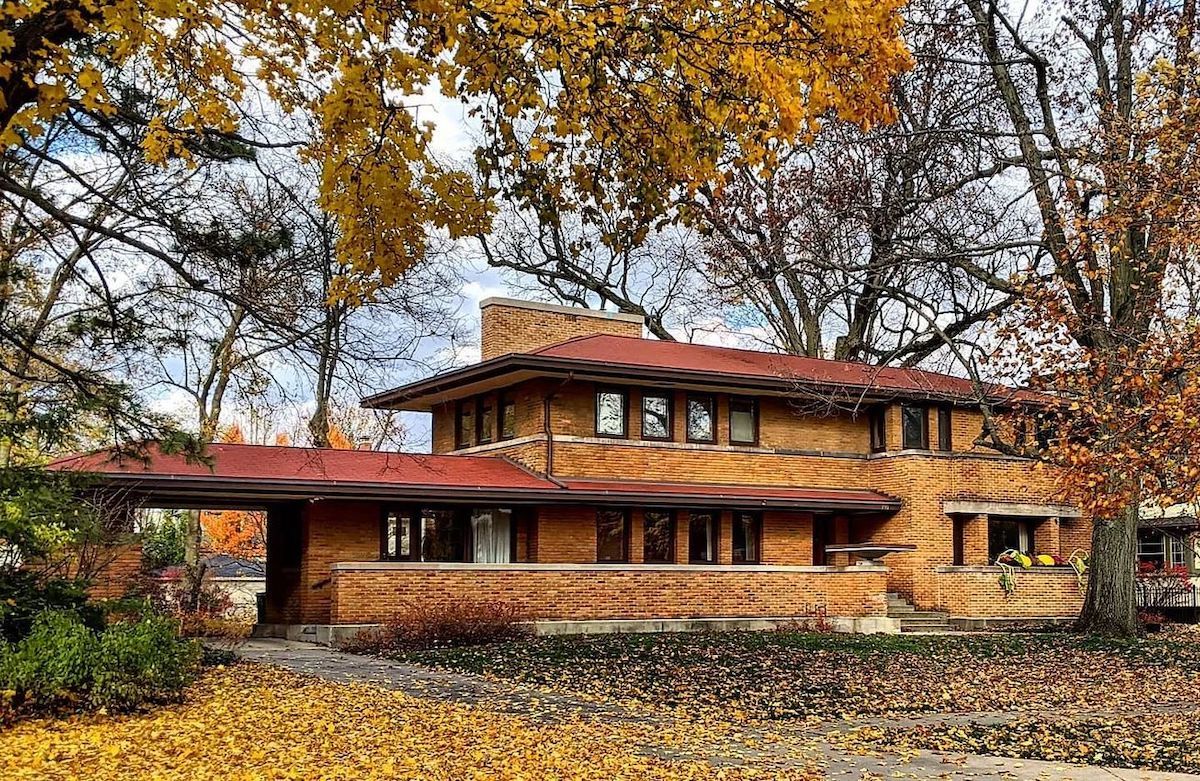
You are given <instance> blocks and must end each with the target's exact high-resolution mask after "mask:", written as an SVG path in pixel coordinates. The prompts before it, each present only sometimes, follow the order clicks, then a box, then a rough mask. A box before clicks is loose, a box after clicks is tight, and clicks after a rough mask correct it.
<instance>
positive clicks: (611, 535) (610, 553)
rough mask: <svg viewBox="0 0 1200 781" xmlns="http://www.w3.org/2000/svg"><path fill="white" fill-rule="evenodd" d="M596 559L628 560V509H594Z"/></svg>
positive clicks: (614, 561) (617, 561)
mask: <svg viewBox="0 0 1200 781" xmlns="http://www.w3.org/2000/svg"><path fill="white" fill-rule="evenodd" d="M596 561H597V562H600V563H622V562H626V561H629V511H628V510H597V511H596Z"/></svg>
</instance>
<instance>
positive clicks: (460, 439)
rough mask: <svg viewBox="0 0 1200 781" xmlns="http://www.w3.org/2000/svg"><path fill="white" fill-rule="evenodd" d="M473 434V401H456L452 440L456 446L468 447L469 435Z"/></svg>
mask: <svg viewBox="0 0 1200 781" xmlns="http://www.w3.org/2000/svg"><path fill="white" fill-rule="evenodd" d="M474 435H475V403H474V402H472V401H460V402H458V413H457V415H456V416H455V424H454V442H455V444H456V445H457V446H458V447H470V446H471V443H472V439H471V437H473V436H474Z"/></svg>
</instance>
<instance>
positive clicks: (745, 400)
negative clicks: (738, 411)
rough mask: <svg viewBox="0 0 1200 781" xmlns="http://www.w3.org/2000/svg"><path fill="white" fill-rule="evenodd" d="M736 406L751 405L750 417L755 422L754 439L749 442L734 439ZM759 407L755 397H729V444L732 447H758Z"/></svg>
mask: <svg viewBox="0 0 1200 781" xmlns="http://www.w3.org/2000/svg"><path fill="white" fill-rule="evenodd" d="M734 404H749V405H750V416H751V417H752V418H753V420H754V437H753V438H751V439H748V440H742V439H734V438H733V405H734ZM758 413H759V405H758V399H756V398H754V397H753V396H730V397H729V444H731V445H746V446H749V447H757V446H758V424H759V418H758Z"/></svg>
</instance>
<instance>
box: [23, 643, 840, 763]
mask: <svg viewBox="0 0 1200 781" xmlns="http://www.w3.org/2000/svg"><path fill="white" fill-rule="evenodd" d="M729 737H730V734H729V733H725V734H723V735H719V736H718V735H717V733H716V731H715V730H714V729H712V728H708V727H705V726H704V725H701V724H695V725H684V726H683V727H682V728H681V729H679V730H672V729H670V728H668V729H662V728H661V727H659V726H657V725H656V726H651V725H645V726H639V725H637V724H633V725H614V724H601V723H597V722H586V721H566V722H562V723H553V724H545V723H540V724H539V723H534V722H531V721H529V720H527V719H524V718H521V717H518V716H513V715H505V714H499V713H494V712H489V711H488V710H487V709H486V708H483V709H481V708H471V707H466V706H462V705H455V704H448V703H444V702H434V701H431V700H423V699H417V698H413V697H409V696H407V695H405V694H402V693H399V692H395V691H390V690H387V689H381V688H378V687H376V686H370V685H365V684H343V683H331V682H328V681H324V680H321V679H318V678H314V677H310V676H304V675H298V674H296V673H291V672H286V671H284V670H282V669H279V668H275V667H270V666H266V665H255V664H237V665H233V666H230V667H228V668H223V669H215V670H212V671H210V672H209V673H207V674H206V676H205V677H204V678H203V679H202V680H201V681H200V683H199V684H198V685H197V686H196V687H195V688H194V689H193V690H192V691H191V692H190V693H189V695H188V697H187V699H186V701H185V702H184V703H182V704H180V705H177V706H171V707H167V708H162V709H160V710H156V711H152V712H149V713H144V714H136V715H130V716H106V715H92V716H79V717H73V718H69V719H63V720H52V719H41V720H34V721H27V722H22V723H18V724H16V725H15V726H12V727H9V728H7V729H5V730H3V731H0V768H3V773H2V774H0V776H2V777H3V778H4V779H5V781H16V780H17V779H21V780H22V781H24V780H26V779H28V780H30V781H32V780H33V779H37V781H50V780H52V779H87V780H88V781H114V780H116V779H121V780H124V779H139V780H140V779H171V780H172V781H175V780H180V781H182V780H183V779H188V780H190V779H205V778H221V779H235V780H239V779H374V778H381V779H382V778H387V779H542V778H561V779H645V778H656V779H710V778H722V779H730V780H731V781H741V780H742V779H758V778H779V779H796V780H797V781H809V780H810V779H814V778H816V777H817V775H816V774H815V773H814V772H813V771H810V770H807V769H781V768H779V767H772V768H769V769H768V768H759V769H750V768H746V767H734V768H721V769H719V770H717V769H714V767H713V766H712V765H710V764H709V763H707V762H705V761H702V759H701V757H702V756H703V753H702V751H701V749H703V748H704V746H706V745H707V744H708V743H709V742H711V741H712V740H714V739H728V738H729ZM746 751H747V752H752V751H753V749H752V748H750V747H747V748H746ZM656 752H667V754H666V756H677V755H678V754H679V753H680V752H683V753H684V754H686V755H687V756H689V757H691V758H690V759H687V760H678V761H676V760H671V759H666V758H659V757H658V756H655V755H654V754H655V753H656ZM697 752H701V753H697Z"/></svg>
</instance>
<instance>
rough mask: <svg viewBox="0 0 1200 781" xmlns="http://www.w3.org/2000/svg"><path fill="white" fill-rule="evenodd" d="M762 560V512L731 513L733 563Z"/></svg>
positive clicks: (755, 562)
mask: <svg viewBox="0 0 1200 781" xmlns="http://www.w3.org/2000/svg"><path fill="white" fill-rule="evenodd" d="M761 560H762V514H761V513H752V512H735V513H734V514H733V563H734V564H758V563H759V562H760V561H761Z"/></svg>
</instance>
